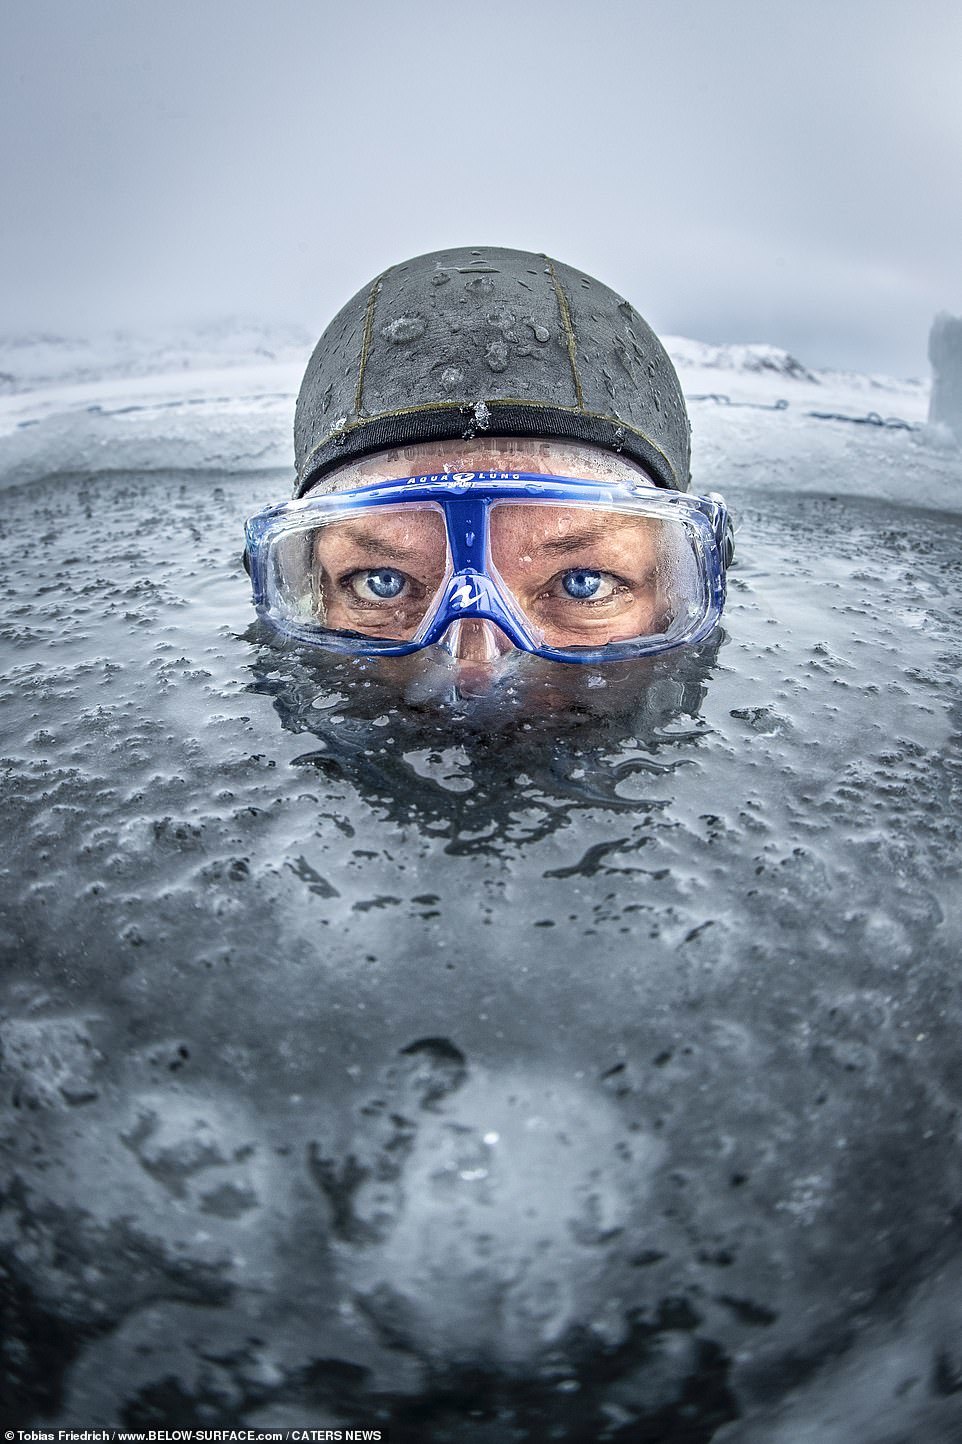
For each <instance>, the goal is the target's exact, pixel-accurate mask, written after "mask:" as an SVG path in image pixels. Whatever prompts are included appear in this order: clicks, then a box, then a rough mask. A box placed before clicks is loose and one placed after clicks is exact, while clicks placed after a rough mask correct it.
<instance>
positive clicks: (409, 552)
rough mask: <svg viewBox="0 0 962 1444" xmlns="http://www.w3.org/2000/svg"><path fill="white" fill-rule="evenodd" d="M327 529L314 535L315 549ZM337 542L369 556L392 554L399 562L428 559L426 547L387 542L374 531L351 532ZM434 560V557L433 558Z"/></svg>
mask: <svg viewBox="0 0 962 1444" xmlns="http://www.w3.org/2000/svg"><path fill="white" fill-rule="evenodd" d="M325 530H326V528H323V527H322V528H320V529H319V530H318V531H317V532H316V533H315V535H314V547H315V548H316V547H317V544H318V542H320V541H323V540H324V535H325ZM333 540H334V541H335V542H341V543H342V544H343V543H345V542H346V543H347V544H348V545H349V546H352V547H356V548H357V549H358V550H359V551H362V552H367V553H368V555H369V556H378V555H380V556H384V555H385V553H390V555H391V557H392V558H394V559H397V560H399V561H408V560H410V559H411V558H420V559H421V560H424V559H425V558H426V553H427V549H426V548H424V547H406V546H404V545H402V544H401V543H399V542H393V541H386V540H385V539H384V537H383V536H380V535H379V534H378V533H377V532H373V531H353V530H352V531H350V532H348V533H347V534H343V535H341V536H334V537H333ZM431 560H433V557H432V558H431Z"/></svg>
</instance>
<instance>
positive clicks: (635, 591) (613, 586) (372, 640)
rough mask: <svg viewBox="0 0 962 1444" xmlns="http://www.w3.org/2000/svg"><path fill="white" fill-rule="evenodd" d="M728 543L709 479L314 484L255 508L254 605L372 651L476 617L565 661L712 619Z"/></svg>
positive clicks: (334, 646)
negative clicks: (698, 488)
mask: <svg viewBox="0 0 962 1444" xmlns="http://www.w3.org/2000/svg"><path fill="white" fill-rule="evenodd" d="M732 552H733V534H732V524H731V521H730V518H729V515H728V511H727V509H726V507H725V504H724V502H723V501H722V499H721V497H719V496H717V495H716V494H711V495H709V496H689V495H685V494H683V493H679V492H673V491H667V490H664V489H661V488H658V487H655V486H653V485H650V484H647V483H641V484H631V483H624V484H609V483H601V482H597V481H579V480H577V479H572V478H569V477H560V476H543V475H536V474H534V473H527V472H508V471H458V472H453V473H437V474H433V475H423V476H411V477H405V478H401V479H399V480H396V481H387V482H378V483H376V484H374V485H368V486H362V487H358V488H355V489H354V490H351V491H342V492H337V493H333V494H326V495H316V494H308V495H307V496H305V497H303V498H301V499H300V500H298V501H289V502H285V503H283V504H282V505H279V506H273V507H269V508H268V509H267V510H266V511H263V512H260V513H259V514H258V515H257V516H255V517H252V518H251V519H250V521H248V523H247V556H248V565H249V569H250V574H251V582H252V584H253V590H254V604H255V606H256V608H257V611H258V613H259V615H260V616H261V617H263V618H264V620H265V621H267V622H269V623H271V625H272V626H274V627H276V628H278V629H279V630H280V631H282V632H284V633H287V634H288V635H289V636H292V637H295V638H297V639H298V640H299V641H301V642H307V643H310V644H312V645H314V646H318V647H323V648H326V649H327V650H329V651H336V652H342V653H357V654H360V655H366V656H372V655H373V656H390V657H398V656H404V655H406V654H407V653H409V652H414V651H417V650H418V649H419V648H421V647H428V646H431V645H432V644H433V643H435V642H439V641H440V640H441V639H442V638H443V637H444V635H445V633H446V632H447V631H448V629H449V628H450V627H452V626H453V625H454V624H455V623H458V622H462V621H465V620H470V619H484V620H486V621H489V622H493V623H494V624H495V625H496V626H497V627H499V628H500V629H501V631H502V632H503V633H504V634H505V635H506V636H507V637H508V638H509V639H510V641H511V642H512V643H513V644H514V645H515V646H516V647H518V648H520V650H521V651H523V652H534V653H537V655H538V656H541V657H548V658H551V659H553V660H555V661H559V662H592V663H595V662H603V661H608V660H614V659H619V658H625V657H639V656H646V655H650V654H652V653H655V652H664V651H667V650H669V649H670V648H672V647H680V646H683V645H685V644H686V643H692V642H698V641H701V640H702V639H703V638H704V637H706V636H707V635H708V633H709V632H710V631H711V630H712V628H713V627H714V626H715V625H716V623H717V622H718V620H719V618H720V616H721V612H722V607H723V606H724V601H725V572H726V568H727V566H728V564H729V562H730V561H731V557H732Z"/></svg>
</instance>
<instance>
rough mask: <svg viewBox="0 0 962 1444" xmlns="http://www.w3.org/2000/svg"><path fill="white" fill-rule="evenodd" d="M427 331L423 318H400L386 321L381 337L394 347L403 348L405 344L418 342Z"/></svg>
mask: <svg viewBox="0 0 962 1444" xmlns="http://www.w3.org/2000/svg"><path fill="white" fill-rule="evenodd" d="M426 330H427V322H426V321H425V320H424V317H423V316H398V317H397V319H396V320H394V321H385V323H384V325H383V326H382V327H381V335H382V336H383V337H384V339H385V341H390V342H391V344H392V346H403V345H404V344H405V342H408V341H416V340H417V339H418V337H419V336H423V335H424V333H425V331H426Z"/></svg>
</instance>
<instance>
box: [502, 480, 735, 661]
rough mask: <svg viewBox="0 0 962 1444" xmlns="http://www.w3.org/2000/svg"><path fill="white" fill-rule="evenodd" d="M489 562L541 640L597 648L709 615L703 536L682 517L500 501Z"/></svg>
mask: <svg viewBox="0 0 962 1444" xmlns="http://www.w3.org/2000/svg"><path fill="white" fill-rule="evenodd" d="M489 544H490V553H491V561H492V563H493V565H494V567H495V569H496V570H497V572H498V574H499V575H500V577H501V579H502V581H503V582H504V584H505V586H506V587H507V589H508V590H509V591H510V592H511V594H512V596H513V598H514V600H515V603H516V604H517V606H518V608H519V609H520V611H521V612H522V613H523V614H524V617H525V620H526V623H527V625H528V626H529V627H530V629H531V630H532V631H533V632H534V634H535V635H536V637H537V638H538V640H539V641H540V643H541V644H542V645H544V646H548V647H558V648H566V647H601V646H605V645H607V644H608V643H609V642H627V641H633V640H635V639H636V638H641V637H664V638H666V639H672V638H674V637H677V636H681V635H682V634H683V633H685V632H687V631H688V630H689V628H690V627H691V626H692V625H693V624H696V623H697V622H698V621H699V620H700V619H701V617H702V616H703V614H704V611H705V607H706V605H707V594H706V587H705V581H704V568H703V565H702V561H701V556H700V552H699V542H698V538H697V535H696V533H695V532H694V530H693V529H692V530H689V527H688V526H687V525H686V524H685V522H684V521H683V520H682V519H680V518H677V517H665V516H658V515H650V516H648V515H639V514H638V512H631V511H627V510H625V511H618V510H617V509H615V508H602V507H590V506H579V505H569V504H567V503H547V504H542V503H533V502H501V503H498V504H497V505H495V506H494V507H493V508H492V510H491V523H490V534H489Z"/></svg>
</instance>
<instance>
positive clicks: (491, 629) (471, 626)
mask: <svg viewBox="0 0 962 1444" xmlns="http://www.w3.org/2000/svg"><path fill="white" fill-rule="evenodd" d="M440 645H441V646H442V647H443V648H444V650H445V651H446V652H448V653H449V654H450V655H451V656H452V657H454V659H455V660H456V661H458V662H470V663H475V664H477V663H481V664H484V663H487V664H488V665H489V666H490V665H491V663H493V662H497V660H498V658H499V657H503V656H504V655H505V653H506V652H513V651H514V650H515V647H514V643H513V642H512V641H511V640H510V639H509V638H508V637H506V636H505V634H504V632H502V630H501V628H500V627H498V626H496V625H495V623H494V622H489V621H487V620H486V619H484V618H482V617H464V618H463V619H462V620H461V621H460V622H452V623H451V625H450V627H448V629H447V631H446V632H445V634H444V636H443V637H442V638H441V642H440Z"/></svg>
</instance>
